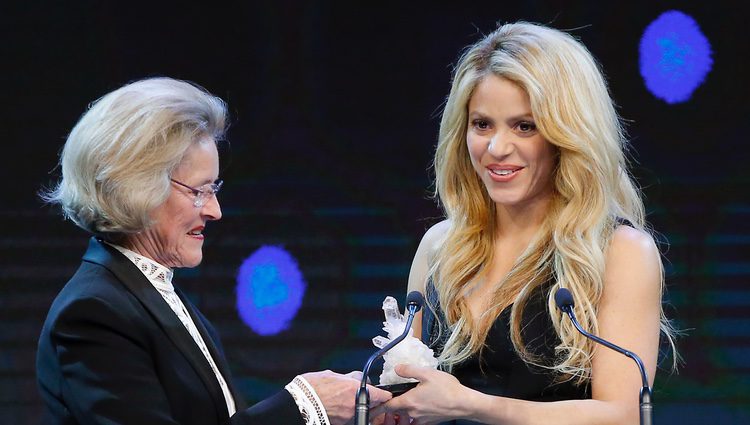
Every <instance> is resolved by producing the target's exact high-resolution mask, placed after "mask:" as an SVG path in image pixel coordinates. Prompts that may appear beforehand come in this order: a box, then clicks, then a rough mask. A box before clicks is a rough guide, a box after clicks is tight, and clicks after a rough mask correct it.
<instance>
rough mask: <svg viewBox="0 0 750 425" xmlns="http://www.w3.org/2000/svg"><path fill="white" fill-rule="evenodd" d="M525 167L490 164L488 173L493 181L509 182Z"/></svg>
mask: <svg viewBox="0 0 750 425" xmlns="http://www.w3.org/2000/svg"><path fill="white" fill-rule="evenodd" d="M523 169H524V167H520V166H516V165H509V166H492V165H491V166H488V167H487V174H488V175H489V176H490V178H491V179H492V180H493V181H496V182H501V183H504V182H509V181H511V180H513V178H515V177H516V176H517V175H518V174H519V173H520V172H521V170H523Z"/></svg>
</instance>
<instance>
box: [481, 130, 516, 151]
mask: <svg viewBox="0 0 750 425" xmlns="http://www.w3.org/2000/svg"><path fill="white" fill-rule="evenodd" d="M512 151H513V144H512V142H511V141H510V140H509V137H508V135H507V134H505V133H503V132H500V131H498V132H497V133H495V134H494V135H493V136H492V138H490V141H489V144H488V145H487V152H489V153H490V155H492V156H497V157H502V156H506V155H508V154H510V153H511V152H512Z"/></svg>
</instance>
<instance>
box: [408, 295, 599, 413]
mask: <svg viewBox="0 0 750 425" xmlns="http://www.w3.org/2000/svg"><path fill="white" fill-rule="evenodd" d="M551 286H552V285H551V283H548V284H545V285H542V287H541V288H540V289H538V290H536V291H535V292H534V293H532V295H531V296H530V299H529V302H528V304H527V306H526V308H525V311H524V315H523V323H522V324H521V329H522V336H523V341H524V343H525V344H526V346H527V349H528V350H529V351H530V352H532V353H534V354H535V355H536V356H538V358H539V359H541V361H542V362H543V364H550V365H551V364H553V363H554V359H555V352H554V348H555V346H556V345H557V344H559V342H560V340H559V338H558V337H557V334H556V333H555V329H554V327H553V325H552V323H551V320H550V317H549V313H548V312H547V296H548V295H549V291H550V287H551ZM426 289H427V290H426V291H425V292H426V296H427V299H428V301H429V302H430V305H432V306H435V307H436V308H435V310H436V311H437V316H438V317H435V315H434V314H433V313H432V311H430V309H429V308H425V309H423V313H422V324H423V326H422V340H423V341H429V344H428V345H430V346H431V347H432V348H435V349H440V346H441V344H442V341H438V321H441V322H442V323H443V325H444V327H443V329H445V318H444V315H443V313H442V309H441V308H440V306H439V305H438V301H437V293H436V291H435V287H434V285H433V283H432V281H430V282H428V285H427V288H426ZM509 321H510V307H508V308H506V309H505V310H503V312H502V313H500V315H499V316H498V317H497V319H496V320H495V323H494V324H493V325H492V328H491V329H490V331H489V333H488V334H487V340H486V347H485V349H484V350H483V352H482V354H481V357H479V356H476V355H475V356H474V357H472V358H470V359H468V360H466V361H464V362H463V363H460V364H458V365H454V366H453V371H452V373H453V375H454V376H455V377H456V378H457V379H458V380H459V381H460V382H461V384H463V385H465V386H467V387H469V388H472V389H475V390H477V391H480V392H483V393H485V394H491V395H497V396H503V397H510V398H516V399H523V400H530V401H558V400H572V399H587V398H591V392H590V388H589V386H588V385H581V386H576V385H574V384H573V382H572V381H568V382H563V383H556V382H555V378H556V376H555V374H554V373H553V372H552V371H550V370H549V369H544V368H541V367H537V366H531V365H529V364H527V363H525V362H524V361H523V360H522V359H521V358H520V357H519V356H518V354H517V353H516V352H515V350H514V349H513V343H512V342H511V339H510V322H509ZM446 333H447V332H445V331H443V335H442V338H445V336H446V335H445V334H446ZM476 423H477V422H471V421H451V422H445V423H444V424H446V425H447V424H451V425H453V424H455V425H463V424H476Z"/></svg>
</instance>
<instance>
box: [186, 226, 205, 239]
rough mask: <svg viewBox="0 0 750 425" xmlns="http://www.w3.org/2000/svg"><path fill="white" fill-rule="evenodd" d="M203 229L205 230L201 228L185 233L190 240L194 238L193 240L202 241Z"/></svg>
mask: <svg viewBox="0 0 750 425" xmlns="http://www.w3.org/2000/svg"><path fill="white" fill-rule="evenodd" d="M203 229H205V227H203V226H200V227H196V228H194V229H192V230H190V231H189V232H188V233H187V235H188V236H190V237H191V238H194V239H200V240H203Z"/></svg>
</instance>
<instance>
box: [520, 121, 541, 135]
mask: <svg viewBox="0 0 750 425" xmlns="http://www.w3.org/2000/svg"><path fill="white" fill-rule="evenodd" d="M516 128H518V130H519V131H521V132H522V133H531V132H532V131H534V130H536V124H534V123H533V122H529V121H521V122H519V123H518V124H516Z"/></svg>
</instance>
